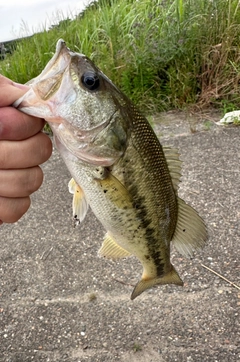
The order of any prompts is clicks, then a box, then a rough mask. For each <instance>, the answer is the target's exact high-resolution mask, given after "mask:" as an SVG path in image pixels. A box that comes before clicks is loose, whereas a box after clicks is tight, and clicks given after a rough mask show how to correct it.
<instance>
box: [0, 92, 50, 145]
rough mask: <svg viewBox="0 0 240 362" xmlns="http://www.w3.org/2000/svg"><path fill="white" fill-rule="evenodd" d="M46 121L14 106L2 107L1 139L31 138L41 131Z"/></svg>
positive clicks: (0, 109)
mask: <svg viewBox="0 0 240 362" xmlns="http://www.w3.org/2000/svg"><path fill="white" fill-rule="evenodd" d="M0 97H1V96H0ZM0 99H1V98H0ZM44 123H45V122H44V120H43V119H40V118H36V117H31V116H29V115H27V114H25V113H23V112H20V111H19V110H17V109H15V108H13V107H2V108H0V140H16V141H17V140H23V139H26V138H29V137H31V136H33V135H35V134H36V133H38V132H39V131H41V129H42V128H43V126H44Z"/></svg>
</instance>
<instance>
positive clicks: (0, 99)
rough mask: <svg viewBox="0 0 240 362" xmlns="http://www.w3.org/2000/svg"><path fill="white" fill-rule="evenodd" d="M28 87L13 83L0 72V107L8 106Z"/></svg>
mask: <svg viewBox="0 0 240 362" xmlns="http://www.w3.org/2000/svg"><path fill="white" fill-rule="evenodd" d="M28 89H29V87H28V86H26V85H23V84H19V83H14V82H13V81H12V80H10V79H8V78H6V77H4V76H3V75H1V74H0V107H4V106H10V105H11V104H13V103H14V102H15V101H16V100H17V99H18V98H20V97H21V96H22V95H23V94H24V93H26V91H27V90H28Z"/></svg>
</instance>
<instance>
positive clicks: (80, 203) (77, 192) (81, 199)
mask: <svg viewBox="0 0 240 362" xmlns="http://www.w3.org/2000/svg"><path fill="white" fill-rule="evenodd" d="M68 190H69V192H70V194H73V202H72V209H73V217H74V219H75V220H76V222H77V223H80V222H82V221H83V220H84V218H85V216H86V214H87V211H88V203H87V200H86V197H85V195H84V192H83V190H82V189H81V187H80V186H79V185H78V184H77V183H76V182H75V180H74V179H73V178H72V179H71V180H70V181H69V183H68Z"/></svg>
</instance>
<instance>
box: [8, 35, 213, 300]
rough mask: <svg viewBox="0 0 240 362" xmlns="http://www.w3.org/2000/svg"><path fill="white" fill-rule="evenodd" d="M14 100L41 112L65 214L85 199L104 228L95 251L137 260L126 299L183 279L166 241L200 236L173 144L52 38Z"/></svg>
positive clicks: (188, 252) (200, 240)
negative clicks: (67, 201) (59, 171)
mask: <svg viewBox="0 0 240 362" xmlns="http://www.w3.org/2000/svg"><path fill="white" fill-rule="evenodd" d="M28 84H29V87H30V89H29V91H28V92H27V93H26V94H25V95H24V96H23V97H21V98H20V99H19V100H17V101H16V102H15V103H14V106H15V107H17V108H18V109H19V110H21V111H22V112H25V113H27V114H31V115H33V116H37V117H41V118H45V119H46V120H47V121H48V122H49V125H50V127H51V128H52V131H53V135H54V139H55V144H56V147H57V149H58V151H59V152H60V154H61V156H62V158H63V160H64V162H65V163H66V166H67V167H68V169H69V171H70V173H71V175H72V177H73V179H72V180H71V181H70V182H69V191H70V192H71V193H72V194H73V217H74V220H76V221H78V222H82V221H83V220H84V217H85V215H86V213H87V211H88V206H90V207H91V208H92V211H93V212H94V214H95V215H96V217H97V218H98V219H99V221H100V222H101V223H102V225H103V227H104V228H105V229H106V231H107V234H106V236H105V238H104V240H103V243H102V246H101V248H100V250H99V253H98V254H99V256H101V257H105V258H111V259H119V258H123V257H128V256H130V255H133V256H135V257H136V258H137V259H138V260H139V261H140V263H141V264H142V267H143V273H142V277H141V279H140V281H139V282H138V283H137V284H136V286H135V288H134V290H133V293H132V295H131V299H135V298H136V297H137V296H138V295H140V294H141V293H142V292H143V291H144V290H146V289H148V288H151V287H153V286H155V285H158V284H159V285H161V284H176V285H183V282H182V280H181V278H180V277H179V275H178V273H177V271H176V270H175V268H174V266H173V265H172V264H171V261H170V247H171V244H173V245H174V246H175V247H176V249H177V250H178V251H179V252H180V253H181V254H182V255H184V256H186V257H188V256H192V254H193V252H194V251H195V250H196V249H199V248H202V247H203V246H204V245H205V243H206V239H207V232H206V227H205V224H204V222H203V220H202V219H201V218H200V217H199V216H198V214H197V212H196V211H195V210H194V209H193V208H191V207H190V206H189V205H187V204H186V203H185V202H184V201H183V200H181V199H180V198H179V197H178V196H177V189H178V183H179V179H180V166H181V162H180V161H179V158H178V152H177V151H176V150H174V149H170V148H164V149H163V148H162V146H161V144H160V142H159V140H158V138H157V136H156V135H155V133H154V131H153V129H152V128H151V126H150V124H149V123H148V121H147V119H146V118H145V117H144V116H143V115H141V113H139V111H138V110H137V108H136V107H135V106H134V105H133V104H132V103H131V101H130V100H129V99H128V98H127V97H126V96H125V95H124V94H123V93H122V92H121V91H120V90H119V89H118V88H117V87H116V86H115V85H114V84H113V83H112V82H111V81H110V80H109V79H108V78H107V77H106V76H105V75H104V74H103V73H102V72H101V71H100V70H99V69H98V68H97V67H96V65H95V64H94V63H93V62H92V61H91V60H90V59H88V58H87V57H86V56H85V55H83V54H78V53H75V52H73V51H71V50H70V49H68V48H67V47H66V44H65V42H64V41H63V40H61V39H60V40H59V41H58V43H57V47H56V53H55V54H54V56H53V57H52V59H51V60H50V61H49V63H48V64H47V65H46V67H45V68H44V70H43V71H42V73H41V74H40V75H39V76H38V77H36V78H35V79H33V80H32V81H29V82H28Z"/></svg>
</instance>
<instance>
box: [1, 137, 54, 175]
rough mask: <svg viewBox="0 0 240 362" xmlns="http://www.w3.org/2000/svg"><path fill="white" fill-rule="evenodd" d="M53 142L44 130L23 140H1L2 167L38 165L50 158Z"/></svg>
mask: <svg viewBox="0 0 240 362" xmlns="http://www.w3.org/2000/svg"><path fill="white" fill-rule="evenodd" d="M51 153H52V142H51V140H50V138H49V137H48V136H47V135H45V134H44V133H42V132H39V133H38V134H36V135H35V136H33V137H30V138H28V139H26V140H23V141H1V142H0V169H2V170H4V169H20V168H29V167H34V166H38V165H40V164H42V163H44V162H45V161H47V160H48V159H49V157H50V156H51Z"/></svg>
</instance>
